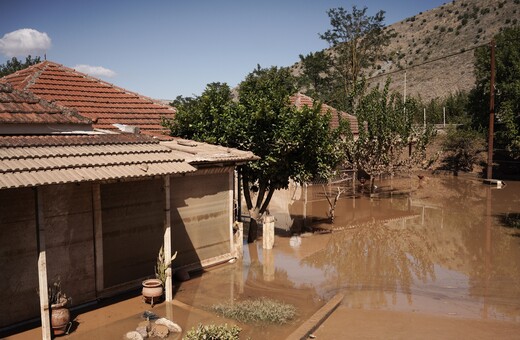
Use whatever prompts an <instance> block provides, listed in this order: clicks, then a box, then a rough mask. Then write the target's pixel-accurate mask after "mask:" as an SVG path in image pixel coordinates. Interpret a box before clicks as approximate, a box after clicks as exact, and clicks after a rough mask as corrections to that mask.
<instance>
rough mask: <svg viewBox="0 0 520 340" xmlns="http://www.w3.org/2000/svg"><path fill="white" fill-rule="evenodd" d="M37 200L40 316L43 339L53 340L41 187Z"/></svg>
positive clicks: (37, 193)
mask: <svg viewBox="0 0 520 340" xmlns="http://www.w3.org/2000/svg"><path fill="white" fill-rule="evenodd" d="M34 196H35V201H36V239H37V241H38V290H39V292H40V294H39V295H40V316H41V321H42V339H43V340H51V331H52V329H51V319H50V316H51V315H50V309H49V291H48V284H47V255H46V253H45V251H46V250H45V223H44V219H43V200H42V197H41V193H40V192H39V188H38V187H36V188H34Z"/></svg>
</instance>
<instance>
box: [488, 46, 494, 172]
mask: <svg viewBox="0 0 520 340" xmlns="http://www.w3.org/2000/svg"><path fill="white" fill-rule="evenodd" d="M490 44H491V77H490V81H489V83H490V91H489V132H488V160H487V176H486V178H487V179H488V180H489V179H492V178H493V135H494V124H495V39H493V40H491V43H490Z"/></svg>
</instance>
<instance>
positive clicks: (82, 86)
mask: <svg viewBox="0 0 520 340" xmlns="http://www.w3.org/2000/svg"><path fill="white" fill-rule="evenodd" d="M0 82H9V83H11V84H12V85H13V86H14V87H15V88H17V89H19V90H27V91H31V92H32V93H34V94H35V95H37V96H39V97H41V98H44V99H47V100H52V101H55V102H56V103H58V104H59V105H61V106H64V107H67V108H73V109H76V110H77V111H78V113H79V114H80V115H82V116H84V117H88V118H90V119H91V120H92V121H93V123H94V127H95V128H99V129H107V130H117V128H116V127H114V126H113V125H112V124H114V123H118V124H125V125H133V126H138V127H139V129H140V130H141V133H143V134H150V135H157V136H159V137H161V138H160V139H165V138H167V137H166V136H165V135H166V134H167V133H168V129H166V128H164V127H163V126H162V125H161V118H162V117H165V118H169V119H171V118H173V117H174V115H175V110H174V109H173V108H172V107H170V106H167V105H162V104H159V103H157V102H156V101H153V100H152V99H150V98H147V97H144V96H141V95H139V94H137V93H133V92H129V91H127V90H125V89H122V88H119V87H117V86H114V85H112V84H109V83H107V82H104V81H102V80H99V79H97V78H94V77H90V76H88V75H86V74H83V73H80V72H77V71H75V70H74V69H71V68H68V67H65V66H63V65H60V64H57V63H53V62H50V61H44V62H41V63H39V64H36V65H33V66H31V67H28V68H26V69H24V70H20V71H18V72H15V73H13V74H10V75H7V76H5V77H3V78H0Z"/></svg>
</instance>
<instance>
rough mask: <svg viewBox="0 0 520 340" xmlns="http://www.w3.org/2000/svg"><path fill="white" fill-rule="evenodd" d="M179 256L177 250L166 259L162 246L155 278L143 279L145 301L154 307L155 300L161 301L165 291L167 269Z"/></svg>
mask: <svg viewBox="0 0 520 340" xmlns="http://www.w3.org/2000/svg"><path fill="white" fill-rule="evenodd" d="M176 257H177V252H175V254H173V256H172V257H171V258H170V259H168V261H165V258H164V249H163V247H161V249H160V250H159V255H158V256H157V264H156V265H155V279H148V280H144V281H143V290H142V294H143V298H144V301H145V302H149V303H150V304H151V305H152V307H153V305H154V302H156V301H159V300H160V299H161V298H162V296H163V293H164V286H165V284H166V269H168V268H169V267H170V265H171V263H172V261H173V260H175V258H176Z"/></svg>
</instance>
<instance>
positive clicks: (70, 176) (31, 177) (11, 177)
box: [0, 162, 196, 189]
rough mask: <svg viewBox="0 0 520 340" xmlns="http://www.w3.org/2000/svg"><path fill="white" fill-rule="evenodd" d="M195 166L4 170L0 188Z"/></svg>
mask: <svg viewBox="0 0 520 340" xmlns="http://www.w3.org/2000/svg"><path fill="white" fill-rule="evenodd" d="M195 170H196V169H195V168H194V167H192V166H191V165H189V164H187V163H185V162H167V163H151V164H146V166H140V165H137V164H132V165H115V166H107V167H104V168H95V167H92V168H70V169H59V170H43V171H28V172H15V173H5V174H1V175H0V189H7V188H19V187H26V186H38V185H48V184H59V183H74V182H84V181H103V180H113V179H124V178H140V177H149V176H158V175H166V174H179V173H187V172H193V171H195Z"/></svg>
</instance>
